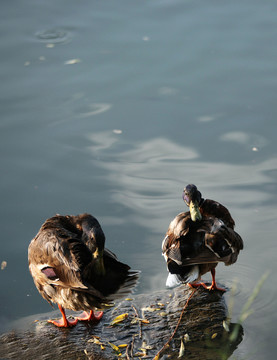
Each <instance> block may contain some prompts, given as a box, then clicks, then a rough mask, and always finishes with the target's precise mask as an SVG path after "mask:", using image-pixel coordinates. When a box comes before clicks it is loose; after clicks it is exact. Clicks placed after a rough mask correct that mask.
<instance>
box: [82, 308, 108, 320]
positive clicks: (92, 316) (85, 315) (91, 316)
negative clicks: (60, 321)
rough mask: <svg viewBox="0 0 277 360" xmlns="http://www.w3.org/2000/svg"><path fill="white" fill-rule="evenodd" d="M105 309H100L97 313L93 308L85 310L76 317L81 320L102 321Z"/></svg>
mask: <svg viewBox="0 0 277 360" xmlns="http://www.w3.org/2000/svg"><path fill="white" fill-rule="evenodd" d="M103 314H104V313H103V311H98V312H97V313H95V312H94V311H93V310H90V311H89V312H88V311H83V312H82V314H80V315H79V316H77V317H76V319H77V320H81V321H100V320H101V319H102V316H103Z"/></svg>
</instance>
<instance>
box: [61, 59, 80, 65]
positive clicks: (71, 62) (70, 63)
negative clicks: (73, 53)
mask: <svg viewBox="0 0 277 360" xmlns="http://www.w3.org/2000/svg"><path fill="white" fill-rule="evenodd" d="M80 62H81V59H70V60H67V61H65V62H64V64H65V65H74V64H78V63H80Z"/></svg>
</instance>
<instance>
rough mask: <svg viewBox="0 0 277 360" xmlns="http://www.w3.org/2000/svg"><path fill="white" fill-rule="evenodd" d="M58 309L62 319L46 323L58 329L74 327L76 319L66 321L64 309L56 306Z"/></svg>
mask: <svg viewBox="0 0 277 360" xmlns="http://www.w3.org/2000/svg"><path fill="white" fill-rule="evenodd" d="M58 307H59V309H60V312H61V313H62V317H61V318H60V319H58V320H52V319H51V320H48V322H50V323H51V324H54V325H56V326H58V327H70V326H74V325H76V324H77V322H78V319H73V320H69V319H67V317H66V315H65V312H64V308H63V307H62V306H61V305H59V304H58Z"/></svg>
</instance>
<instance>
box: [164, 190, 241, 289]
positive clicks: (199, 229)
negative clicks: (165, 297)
mask: <svg viewBox="0 0 277 360" xmlns="http://www.w3.org/2000/svg"><path fill="white" fill-rule="evenodd" d="M183 200H184V201H185V203H186V204H187V206H188V207H189V209H190V211H188V212H183V213H180V214H179V215H177V216H176V217H175V219H173V220H172V222H171V223H170V225H169V228H168V230H167V233H166V236H165V238H164V240H163V243H162V252H163V256H164V258H165V260H166V262H167V268H168V271H169V275H168V278H167V282H166V285H167V286H169V287H173V286H176V285H178V284H180V283H186V284H188V285H190V286H191V287H198V286H203V287H205V288H206V289H209V290H215V289H218V290H221V291H225V289H221V288H219V287H217V285H216V282H215V267H216V266H217V264H218V263H219V262H224V263H225V265H231V264H233V263H235V262H236V260H237V257H238V254H239V252H240V250H242V249H243V240H242V238H241V237H240V236H239V234H238V233H236V232H235V231H234V226H235V222H234V220H233V218H232V217H231V215H230V213H229V211H228V210H227V209H226V207H224V206H223V205H221V204H220V203H218V202H217V201H214V200H208V199H206V200H204V199H203V198H202V196H201V193H200V191H198V189H197V187H196V186H195V185H193V184H189V185H187V186H186V187H185V189H184V191H183ZM208 271H211V274H212V284H211V285H210V286H207V285H206V284H204V283H203V282H201V283H196V282H197V281H199V280H200V278H201V276H202V275H204V274H205V273H207V272H208Z"/></svg>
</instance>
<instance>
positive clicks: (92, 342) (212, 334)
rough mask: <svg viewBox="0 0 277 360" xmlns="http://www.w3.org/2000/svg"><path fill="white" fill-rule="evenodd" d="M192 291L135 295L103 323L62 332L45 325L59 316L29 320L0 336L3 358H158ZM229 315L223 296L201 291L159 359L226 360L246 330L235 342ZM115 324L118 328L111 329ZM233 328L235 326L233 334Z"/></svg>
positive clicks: (108, 313)
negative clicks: (231, 336) (227, 320)
mask: <svg viewBox="0 0 277 360" xmlns="http://www.w3.org/2000/svg"><path fill="white" fill-rule="evenodd" d="M192 291H193V290H191V289H190V288H189V287H187V286H180V287H178V288H176V289H174V290H164V291H159V292H155V293H152V294H147V295H145V294H144V295H136V296H133V297H132V298H129V299H126V300H124V301H122V302H120V303H119V304H117V306H115V307H113V308H111V309H108V310H106V311H105V313H104V316H103V319H102V320H101V321H100V322H99V323H89V324H88V323H83V322H78V324H77V325H76V326H75V327H73V328H68V329H61V328H57V327H55V326H54V325H52V324H50V323H48V322H47V321H46V320H47V319H48V318H53V317H56V316H57V317H59V316H60V314H59V313H58V311H57V312H51V313H48V314H43V315H36V316H32V317H28V318H24V319H22V320H21V322H17V323H15V324H14V328H15V330H13V331H11V332H8V333H5V334H3V335H2V336H1V337H0V358H4V359H22V360H24V359H28V360H29V359H37V358H40V359H45V360H48V359H49V360H50V359H51V360H55V359H72V360H73V359H92V360H98V359H121V358H124V357H125V358H127V359H132V358H139V357H145V358H154V357H155V355H156V354H157V353H158V352H159V350H160V349H161V348H163V346H164V345H165V344H166V342H167V341H168V340H169V339H170V337H171V335H172V334H173V332H174V331H175V329H176V325H177V323H178V321H179V319H180V315H181V313H182V311H183V309H184V306H185V304H186V302H187V299H188V298H189V296H190V295H191V293H192ZM69 313H70V312H69ZM122 314H124V315H123V316H120V315H122ZM119 316H120V317H119ZM226 316H227V309H226V304H225V301H224V298H223V296H222V293H221V292H219V291H211V292H209V291H207V290H204V289H202V288H200V289H198V290H197V291H196V292H195V293H194V294H193V296H192V298H191V299H190V301H189V303H188V306H187V307H186V308H185V310H184V311H183V314H182V319H181V321H180V323H179V326H178V328H177V331H176V333H175V335H174V337H173V339H172V340H171V341H170V343H169V346H168V347H166V348H165V349H164V350H163V352H162V353H161V354H160V359H161V358H163V359H167V358H168V359H169V358H170V359H177V358H178V356H180V357H182V356H184V357H185V358H186V359H202V360H208V359H212V360H216V359H222V358H225V359H227V358H228V357H229V356H230V355H231V354H232V353H233V351H234V350H235V349H236V347H237V345H238V344H239V343H240V342H241V340H242V333H243V331H242V328H241V329H240V332H239V336H238V338H237V339H236V341H235V342H233V343H231V342H230V341H229V340H228V339H229V333H228V332H227V331H226V325H225V324H224V323H223V321H224V320H226ZM113 320H115V321H113ZM113 322H114V323H115V324H114V325H111V324H112V323H113ZM22 324H24V327H25V328H24V329H22ZM223 324H224V326H223ZM232 326H233V325H232V324H230V329H231V330H232ZM231 330H230V331H231ZM180 347H181V350H180ZM223 356H225V357H223Z"/></svg>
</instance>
